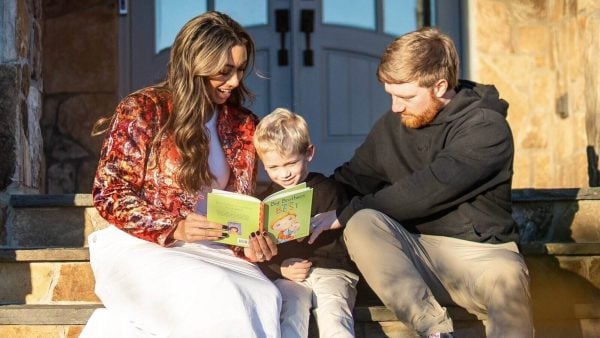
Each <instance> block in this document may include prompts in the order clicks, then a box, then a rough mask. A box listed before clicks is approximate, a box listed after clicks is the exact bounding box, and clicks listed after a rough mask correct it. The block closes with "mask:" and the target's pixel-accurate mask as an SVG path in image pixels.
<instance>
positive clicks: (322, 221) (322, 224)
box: [308, 210, 342, 244]
mask: <svg viewBox="0 0 600 338" xmlns="http://www.w3.org/2000/svg"><path fill="white" fill-rule="evenodd" d="M310 224H311V227H312V233H311V234H310V238H309V239H308V244H313V242H314V241H315V240H316V239H317V237H319V235H320V234H321V232H323V231H325V230H332V229H339V228H341V227H342V225H341V224H340V221H338V219H337V215H336V213H335V210H330V211H327V212H324V213H322V214H317V215H315V216H314V217H313V218H312V219H311V221H310Z"/></svg>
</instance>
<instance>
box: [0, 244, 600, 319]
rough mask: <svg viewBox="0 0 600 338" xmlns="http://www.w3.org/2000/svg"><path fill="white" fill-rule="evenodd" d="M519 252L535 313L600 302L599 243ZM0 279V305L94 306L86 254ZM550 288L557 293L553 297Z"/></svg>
mask: <svg viewBox="0 0 600 338" xmlns="http://www.w3.org/2000/svg"><path fill="white" fill-rule="evenodd" d="M521 250H522V251H523V252H524V254H525V259H526V262H527V264H528V266H529V270H530V274H531V284H532V292H533V293H534V296H535V298H534V300H535V302H534V306H538V307H539V308H540V310H543V309H546V308H548V305H552V304H553V303H554V305H553V306H550V307H549V308H553V307H554V306H557V305H559V303H556V302H562V301H568V302H573V301H575V300H577V301H579V302H581V301H584V300H583V299H585V298H586V297H592V298H591V299H598V298H600V295H598V291H597V289H599V288H600V274H598V273H597V272H598V271H600V243H545V244H529V245H521ZM0 275H1V276H3V278H1V279H0V303H13V304H14V303H17V304H21V303H25V304H54V303H61V302H85V303H90V302H91V303H94V302H98V300H97V298H96V296H95V295H94V276H93V273H92V271H91V268H90V265H89V252H88V249H87V248H47V249H0ZM554 288H557V289H558V290H560V291H558V292H555V295H554V296H553V295H552V292H554ZM557 295H562V297H563V298H564V299H563V300H560V299H561V297H559V296H557ZM574 297H575V298H574ZM537 304H540V305H537ZM545 312H546V311H544V313H545ZM552 313H555V311H551V312H550V314H552ZM546 317H547V316H546Z"/></svg>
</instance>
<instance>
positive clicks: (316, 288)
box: [275, 268, 358, 338]
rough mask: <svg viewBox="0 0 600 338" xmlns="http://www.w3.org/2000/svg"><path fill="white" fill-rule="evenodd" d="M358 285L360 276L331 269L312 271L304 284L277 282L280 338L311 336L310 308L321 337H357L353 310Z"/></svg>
mask: <svg viewBox="0 0 600 338" xmlns="http://www.w3.org/2000/svg"><path fill="white" fill-rule="evenodd" d="M357 282H358V276H356V275H355V274H353V273H351V272H348V271H345V270H341V269H328V268H312V269H311V271H310V275H309V276H308V278H306V279H305V280H304V281H302V282H294V281H291V280H288V279H278V280H276V281H275V285H276V286H277V288H278V289H279V292H281V298H282V304H281V337H282V338H306V337H308V322H309V319H310V311H311V308H312V309H313V314H314V316H315V320H316V322H317V326H318V327H319V336H320V337H327V338H334V337H335V338H352V337H354V320H353V317H352V309H353V308H354V300H355V299H356V283H357Z"/></svg>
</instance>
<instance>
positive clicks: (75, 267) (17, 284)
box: [0, 248, 99, 336]
mask: <svg viewBox="0 0 600 338" xmlns="http://www.w3.org/2000/svg"><path fill="white" fill-rule="evenodd" d="M0 276H2V278H0V303H4V304H7V303H9V304H23V303H24V304H57V303H58V304H60V303H65V302H68V303H99V300H98V298H97V297H96V295H95V293H94V283H95V281H94V275H93V273H92V270H91V268H90V264H89V252H88V249H87V248H56V249H55V248H51V249H28V250H11V249H0ZM0 336H1V335H0Z"/></svg>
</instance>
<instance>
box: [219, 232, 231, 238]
mask: <svg viewBox="0 0 600 338" xmlns="http://www.w3.org/2000/svg"><path fill="white" fill-rule="evenodd" d="M221 237H229V233H228V232H225V231H223V233H222V234H221Z"/></svg>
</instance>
